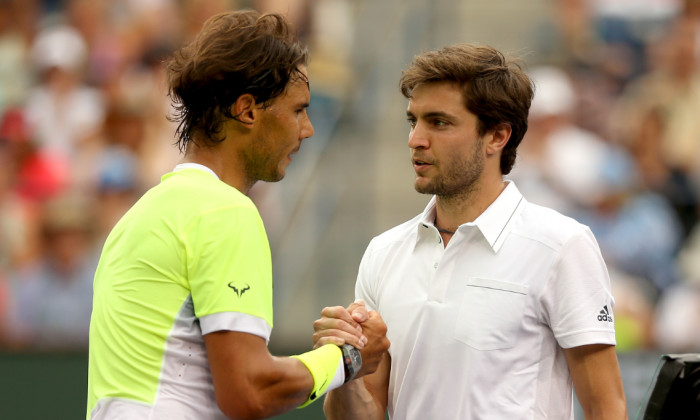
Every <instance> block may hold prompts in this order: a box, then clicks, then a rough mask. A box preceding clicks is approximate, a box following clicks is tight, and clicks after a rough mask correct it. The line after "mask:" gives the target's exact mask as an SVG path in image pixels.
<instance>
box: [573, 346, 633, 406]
mask: <svg viewBox="0 0 700 420" xmlns="http://www.w3.org/2000/svg"><path fill="white" fill-rule="evenodd" d="M564 353H565V354H566V360H567V363H568V365H569V372H570V374H571V379H572V381H573V384H574V389H575V390H576V396H577V397H578V399H579V402H580V403H581V407H582V408H583V410H584V413H585V414H586V419H604V418H605V419H608V418H609V419H626V418H627V417H626V416H627V414H626V405H625V395H624V390H623V385H622V378H621V376H620V367H619V365H618V362H617V354H616V353H615V347H614V346H611V345H607V344H591V345H585V346H579V347H573V348H569V349H564Z"/></svg>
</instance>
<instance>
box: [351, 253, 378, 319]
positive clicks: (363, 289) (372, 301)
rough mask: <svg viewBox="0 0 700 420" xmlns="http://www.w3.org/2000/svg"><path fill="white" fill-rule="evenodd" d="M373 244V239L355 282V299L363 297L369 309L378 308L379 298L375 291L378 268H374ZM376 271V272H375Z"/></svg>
mask: <svg viewBox="0 0 700 420" xmlns="http://www.w3.org/2000/svg"><path fill="white" fill-rule="evenodd" d="M373 244H374V240H372V241H371V242H370V243H369V245H368V246H367V249H366V250H365V253H364V255H362V260H361V261H360V268H359V271H358V274H357V282H356V283H355V299H362V300H364V301H365V305H366V306H367V309H368V310H371V311H376V310H377V299H376V296H375V293H374V291H375V290H376V282H377V280H376V277H377V274H376V272H377V270H372V268H374V267H373V264H372V260H373V257H372V255H373V252H372V251H373ZM373 273H374V274H373Z"/></svg>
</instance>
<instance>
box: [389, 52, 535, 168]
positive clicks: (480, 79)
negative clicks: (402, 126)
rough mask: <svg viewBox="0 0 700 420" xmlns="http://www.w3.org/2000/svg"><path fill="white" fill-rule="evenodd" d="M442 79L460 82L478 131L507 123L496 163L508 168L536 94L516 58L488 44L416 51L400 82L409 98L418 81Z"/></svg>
mask: <svg viewBox="0 0 700 420" xmlns="http://www.w3.org/2000/svg"><path fill="white" fill-rule="evenodd" d="M444 81H448V82H454V83H457V84H458V85H459V86H460V87H461V89H462V94H463V97H464V102H465V106H466V108H467V110H469V111H470V112H471V113H473V114H474V115H476V117H477V118H478V121H479V122H478V132H479V135H480V136H483V135H485V134H486V133H488V132H490V131H491V130H493V129H495V128H496V127H497V126H498V125H499V124H502V123H505V124H509V125H510V127H511V130H512V132H511V136H510V139H509V140H508V143H507V144H506V146H505V147H504V148H503V153H502V155H501V163H500V166H501V173H502V174H504V175H505V174H508V173H510V171H511V169H512V168H513V165H514V164H515V156H516V149H517V147H518V145H519V144H520V142H521V141H522V139H523V136H524V135H525V132H526V131H527V118H528V112H529V109H530V103H531V102H532V98H533V95H534V88H533V83H532V81H531V80H530V78H529V77H528V76H527V74H525V72H524V71H523V69H522V67H521V66H520V64H519V63H518V62H517V61H516V60H515V59H511V58H507V57H506V56H504V54H503V53H501V52H500V51H498V50H496V49H495V48H492V47H489V46H483V45H473V44H456V45H452V46H448V47H445V48H442V49H439V50H434V51H429V52H425V53H423V54H420V55H417V56H415V57H414V59H413V62H412V63H411V64H410V65H409V66H408V67H407V68H406V69H405V70H404V72H403V74H402V76H401V81H400V83H399V87H400V89H401V93H403V95H404V96H405V97H406V98H410V97H411V94H412V92H413V89H415V88H416V86H418V85H420V84H424V83H433V82H444Z"/></svg>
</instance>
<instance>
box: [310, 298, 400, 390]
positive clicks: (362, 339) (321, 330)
mask: <svg viewBox="0 0 700 420" xmlns="http://www.w3.org/2000/svg"><path fill="white" fill-rule="evenodd" d="M386 331H387V328H386V324H385V323H384V320H383V319H382V317H381V316H380V315H379V313H377V312H376V311H368V310H367V307H366V306H365V302H364V301H362V300H358V301H356V302H354V303H352V304H350V306H348V307H347V308H343V307H342V306H330V307H326V308H323V310H322V311H321V318H319V319H317V320H316V321H314V334H313V340H314V348H317V347H320V346H323V345H325V344H329V343H331V344H336V345H341V344H344V343H348V344H351V345H353V346H355V347H357V348H358V349H359V350H360V353H361V354H362V368H361V369H360V371H359V372H358V374H357V376H356V378H359V377H362V376H364V375H367V374H370V373H373V372H374V371H375V370H376V369H377V366H378V365H379V362H380V361H381V359H382V356H383V355H384V353H385V352H386V351H387V350H388V349H389V346H390V343H389V339H388V338H387V337H386Z"/></svg>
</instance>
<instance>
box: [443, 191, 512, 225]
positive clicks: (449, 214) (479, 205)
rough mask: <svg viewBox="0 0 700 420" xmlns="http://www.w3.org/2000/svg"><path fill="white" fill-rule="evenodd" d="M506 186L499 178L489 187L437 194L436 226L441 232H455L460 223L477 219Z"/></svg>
mask: <svg viewBox="0 0 700 420" xmlns="http://www.w3.org/2000/svg"><path fill="white" fill-rule="evenodd" d="M505 187H506V183H505V182H504V181H503V180H499V182H497V183H493V184H492V185H491V186H490V187H489V188H483V187H478V188H474V189H472V190H470V191H468V192H465V193H464V194H460V195H456V196H448V197H446V196H437V197H436V205H435V227H436V228H437V229H438V231H440V232H441V233H446V234H452V233H454V232H455V231H456V230H457V228H458V227H459V226H460V225H462V224H464V223H469V222H473V221H474V220H476V218H477V217H479V216H480V215H481V213H483V212H484V211H485V210H486V209H487V208H488V207H489V206H490V205H491V203H493V202H494V201H495V200H496V198H498V196H499V195H500V194H501V192H503V190H504V189H505Z"/></svg>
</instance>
